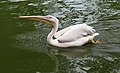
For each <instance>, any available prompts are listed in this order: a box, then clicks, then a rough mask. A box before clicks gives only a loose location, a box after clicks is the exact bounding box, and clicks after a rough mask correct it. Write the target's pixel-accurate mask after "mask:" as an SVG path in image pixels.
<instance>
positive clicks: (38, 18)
mask: <svg viewBox="0 0 120 73" xmlns="http://www.w3.org/2000/svg"><path fill="white" fill-rule="evenodd" d="M19 18H28V19H32V20H37V21H41V22H45V23H51V22H52V21H51V20H50V19H48V17H47V16H19Z"/></svg>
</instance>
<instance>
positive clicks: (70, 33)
mask: <svg viewBox="0 0 120 73" xmlns="http://www.w3.org/2000/svg"><path fill="white" fill-rule="evenodd" d="M19 18H30V19H33V20H38V21H42V22H45V23H48V24H51V25H52V31H51V32H50V33H49V34H48V36H47V42H48V43H49V44H50V45H53V46H57V47H72V46H82V45H84V44H86V43H87V42H89V41H92V42H94V41H93V39H94V37H95V36H97V35H99V33H96V31H95V29H93V27H91V26H88V25H87V24H85V23H84V24H79V25H73V26H69V27H67V28H64V29H62V30H60V31H58V32H57V30H58V24H59V20H58V19H57V18H56V17H54V16H51V15H48V16H20V17H19ZM53 37H55V39H53Z"/></svg>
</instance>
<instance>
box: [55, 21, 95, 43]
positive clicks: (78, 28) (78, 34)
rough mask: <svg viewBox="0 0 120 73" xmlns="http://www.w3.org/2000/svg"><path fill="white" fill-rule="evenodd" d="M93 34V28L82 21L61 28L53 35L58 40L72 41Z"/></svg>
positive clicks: (62, 41) (63, 41)
mask: <svg viewBox="0 0 120 73" xmlns="http://www.w3.org/2000/svg"><path fill="white" fill-rule="evenodd" d="M93 34H95V29H93V27H91V26H88V25H87V24H85V23H84V24H79V25H73V26H70V27H67V28H65V29H62V30H60V31H58V32H57V33H56V34H55V35H54V36H55V38H56V39H57V40H58V41H59V42H61V43H65V42H72V41H75V40H78V39H79V38H82V37H85V36H88V35H93Z"/></svg>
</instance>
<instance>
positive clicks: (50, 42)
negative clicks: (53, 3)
mask: <svg viewBox="0 0 120 73" xmlns="http://www.w3.org/2000/svg"><path fill="white" fill-rule="evenodd" d="M57 30H58V23H55V24H53V26H52V30H51V32H50V33H49V34H48V36H47V41H48V43H49V44H53V43H54V42H53V41H54V39H53V35H54V34H55V33H56V32H57Z"/></svg>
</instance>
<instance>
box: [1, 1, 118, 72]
mask: <svg viewBox="0 0 120 73" xmlns="http://www.w3.org/2000/svg"><path fill="white" fill-rule="evenodd" d="M20 15H53V16H56V17H57V18H58V19H59V20H60V25H59V29H62V28H65V27H67V26H70V25H76V24H79V23H84V22H85V23H88V24H89V25H91V26H93V27H94V28H95V29H96V30H97V31H98V32H99V33H100V36H98V37H96V39H99V40H100V41H102V43H101V44H97V45H96V44H86V45H84V46H82V47H72V48H57V47H53V46H50V45H48V44H47V42H46V37H47V34H48V33H49V32H50V30H51V27H50V26H48V25H44V24H42V23H40V22H37V21H32V20H28V19H19V18H18V16H20ZM46 72H47V73H120V1H119V0H2V1H0V73H46Z"/></svg>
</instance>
